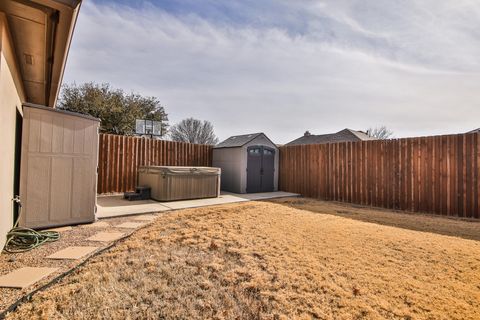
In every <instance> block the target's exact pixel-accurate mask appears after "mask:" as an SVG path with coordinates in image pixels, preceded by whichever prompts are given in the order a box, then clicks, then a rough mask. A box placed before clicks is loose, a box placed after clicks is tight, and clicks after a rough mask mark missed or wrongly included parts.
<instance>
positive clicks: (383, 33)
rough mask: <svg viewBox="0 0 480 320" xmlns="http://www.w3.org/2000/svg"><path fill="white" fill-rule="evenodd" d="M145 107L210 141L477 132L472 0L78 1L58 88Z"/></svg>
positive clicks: (477, 34)
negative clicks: (151, 100)
mask: <svg viewBox="0 0 480 320" xmlns="http://www.w3.org/2000/svg"><path fill="white" fill-rule="evenodd" d="M87 81H94V82H98V83H102V82H109V83H111V84H112V85H113V86H114V87H119V88H123V89H125V90H126V91H134V92H138V93H140V94H143V95H154V96H157V97H158V98H159V99H160V101H161V103H162V105H164V106H165V107H166V110H167V112H168V114H169V118H170V123H171V124H173V123H175V122H177V121H179V120H181V119H183V118H186V117H195V118H199V119H205V120H209V121H211V122H212V123H213V124H214V126H215V129H216V132H217V134H218V136H219V137H220V138H221V139H225V138H227V137H228V136H230V135H235V134H243V133H252V132H260V131H263V132H265V133H266V134H267V135H268V136H269V137H270V138H272V140H273V141H275V142H277V143H286V142H288V141H290V140H293V139H294V138H297V137H299V136H300V135H302V134H303V133H304V131H305V130H310V132H312V133H314V134H322V133H331V132H336V131H339V130H341V129H343V128H346V127H347V128H351V129H356V130H365V129H367V128H368V127H370V126H377V125H382V124H383V125H387V126H388V127H389V128H390V129H392V130H393V131H394V132H395V136H396V137H406V136H417V135H434V134H444V133H459V132H465V131H469V130H472V129H474V128H478V127H480V1H478V0H451V1H449V0H442V1H438V0H404V1H378V0H370V1H368V0H367V1H366V0H358V1H356V0H331V1H313V0H312V1H310V0H303V1H300V0H297V1H292V0H228V1H227V0H202V1H199V0H165V1H160V0H158V1H149V2H144V1H92V0H84V3H83V5H82V8H81V10H80V15H79V19H78V22H77V26H76V30H75V34H74V37H73V42H72V47H71V50H70V54H69V58H68V63H67V68H66V71H65V77H64V82H66V83H72V82H76V83H77V84H79V83H83V82H87Z"/></svg>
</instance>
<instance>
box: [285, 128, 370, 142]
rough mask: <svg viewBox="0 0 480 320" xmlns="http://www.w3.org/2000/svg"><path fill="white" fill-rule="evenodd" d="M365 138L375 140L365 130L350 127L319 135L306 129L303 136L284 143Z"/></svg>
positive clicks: (349, 140)
mask: <svg viewBox="0 0 480 320" xmlns="http://www.w3.org/2000/svg"><path fill="white" fill-rule="evenodd" d="M365 140H375V138H372V137H369V136H368V135H367V134H366V133H365V132H362V131H356V130H351V129H343V130H341V131H339V132H337V133H330V134H320V135H314V134H309V133H308V131H307V132H306V133H305V135H304V136H303V137H300V138H298V139H295V140H293V141H290V142H289V143H287V144H286V145H287V146H295V145H301V144H324V143H333V142H354V141H365Z"/></svg>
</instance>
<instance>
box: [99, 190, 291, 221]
mask: <svg viewBox="0 0 480 320" xmlns="http://www.w3.org/2000/svg"><path fill="white" fill-rule="evenodd" d="M284 197H298V194H296V193H289V192H283V191H278V192H264V193H250V194H236V193H226V192H225V193H222V194H221V195H220V197H218V198H208V199H195V200H183V201H172V202H157V201H153V200H142V201H128V200H125V199H123V196H121V195H115V196H98V197H97V207H98V210H97V218H100V219H102V218H110V217H119V216H127V215H135V214H145V213H155V212H162V211H170V210H177V209H188V208H198V207H206V206H214V205H219V204H226V203H235V202H245V201H255V200H266V199H274V198H284Z"/></svg>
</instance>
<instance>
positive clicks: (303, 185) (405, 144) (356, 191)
mask: <svg viewBox="0 0 480 320" xmlns="http://www.w3.org/2000/svg"><path fill="white" fill-rule="evenodd" d="M479 168H480V134H478V133H472V134H461V135H449V136H436V137H422V138H408V139H398V140H376V141H362V142H344V143H333V144H324V145H302V146H285V147H282V148H280V173H279V178H280V189H281V190H283V191H289V192H296V193H300V194H302V195H304V196H307V197H314V198H319V199H323V200H335V201H344V202H350V203H357V204H361V205H368V206H376V207H384V208H390V209H400V210H407V211H414V212H426V213H433V214H439V215H446V216H456V217H465V218H477V219H478V218H479V214H480V203H479V202H480V201H479V190H480V177H479Z"/></svg>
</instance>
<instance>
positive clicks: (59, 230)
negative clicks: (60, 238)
mask: <svg viewBox="0 0 480 320" xmlns="http://www.w3.org/2000/svg"><path fill="white" fill-rule="evenodd" d="M72 229H73V228H72V227H58V228H52V229H47V230H44V231H56V232H65V231H70V230H72Z"/></svg>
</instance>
